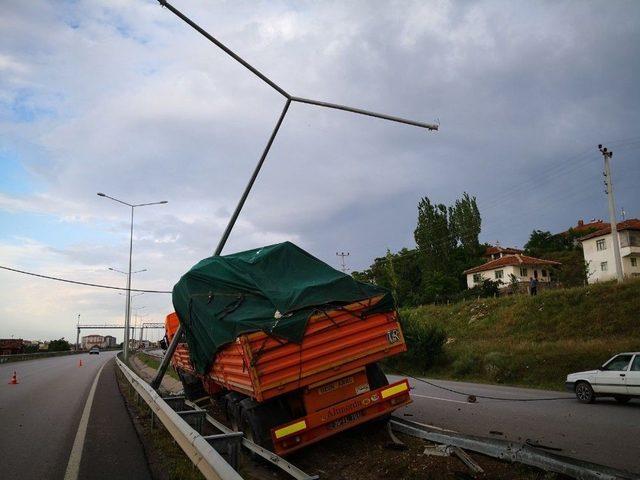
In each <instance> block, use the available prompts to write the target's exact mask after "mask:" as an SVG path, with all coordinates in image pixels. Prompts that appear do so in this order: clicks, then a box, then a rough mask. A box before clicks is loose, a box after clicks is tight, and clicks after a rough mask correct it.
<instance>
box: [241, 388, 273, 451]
mask: <svg viewBox="0 0 640 480" xmlns="http://www.w3.org/2000/svg"><path fill="white" fill-rule="evenodd" d="M272 410H273V409H272V408H271V405H261V404H259V403H256V401H255V400H253V399H251V398H247V399H245V400H243V401H242V402H240V416H241V421H240V424H241V426H242V431H243V432H244V434H245V436H246V437H247V439H249V440H251V441H252V442H253V443H255V444H257V445H260V446H261V447H263V448H266V449H267V450H270V451H273V442H272V441H271V427H272V426H274V425H271V424H272V423H274V415H273V414H274V413H275V412H273V411H272ZM254 455H255V454H254Z"/></svg>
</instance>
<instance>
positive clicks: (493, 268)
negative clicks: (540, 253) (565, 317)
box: [464, 253, 560, 288]
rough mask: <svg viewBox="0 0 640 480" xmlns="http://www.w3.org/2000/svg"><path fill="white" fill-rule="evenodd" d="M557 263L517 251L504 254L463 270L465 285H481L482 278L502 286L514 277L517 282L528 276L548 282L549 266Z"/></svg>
mask: <svg viewBox="0 0 640 480" xmlns="http://www.w3.org/2000/svg"><path fill="white" fill-rule="evenodd" d="M559 265H560V263H559V262H554V261H552V260H543V259H542V258H534V257H529V256H528V255H523V254H520V253H517V254H514V255H504V256H502V257H500V258H497V259H496V260H491V261H489V262H487V263H484V264H482V265H478V266H477V267H474V268H470V269H469V270H465V272H464V273H465V274H466V275H467V287H469V288H473V287H475V286H477V285H481V284H482V282H483V281H484V280H492V281H494V282H496V281H498V282H502V284H503V285H502V287H503V288H504V287H508V286H509V284H510V283H511V281H512V278H514V277H515V279H516V281H517V282H518V283H524V282H528V281H529V279H530V278H535V279H537V280H538V282H540V283H547V282H550V281H551V275H550V271H549V270H550V268H551V267H555V266H559ZM512 275H513V277H512Z"/></svg>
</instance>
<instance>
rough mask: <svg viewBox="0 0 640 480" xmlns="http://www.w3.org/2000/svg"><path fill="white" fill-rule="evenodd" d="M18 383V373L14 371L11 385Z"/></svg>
mask: <svg viewBox="0 0 640 480" xmlns="http://www.w3.org/2000/svg"><path fill="white" fill-rule="evenodd" d="M18 383H20V382H18V375H17V374H16V372H13V376H12V377H11V380H10V381H9V385H17V384H18Z"/></svg>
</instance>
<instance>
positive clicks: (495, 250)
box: [482, 245, 524, 261]
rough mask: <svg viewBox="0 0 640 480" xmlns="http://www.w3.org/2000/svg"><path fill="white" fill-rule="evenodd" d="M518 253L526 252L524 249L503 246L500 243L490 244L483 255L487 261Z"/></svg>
mask: <svg viewBox="0 0 640 480" xmlns="http://www.w3.org/2000/svg"><path fill="white" fill-rule="evenodd" d="M516 253H524V250H519V249H517V248H511V247H501V246H500V245H490V246H489V247H487V249H486V250H485V251H484V254H483V255H482V256H483V257H484V258H485V259H486V260H487V261H490V260H497V259H499V258H502V257H504V256H505V255H515V254H516Z"/></svg>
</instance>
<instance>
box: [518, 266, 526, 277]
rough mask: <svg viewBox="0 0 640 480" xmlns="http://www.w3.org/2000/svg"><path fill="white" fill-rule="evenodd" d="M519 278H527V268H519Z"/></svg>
mask: <svg viewBox="0 0 640 480" xmlns="http://www.w3.org/2000/svg"><path fill="white" fill-rule="evenodd" d="M520 276H521V277H526V276H527V268H526V267H520Z"/></svg>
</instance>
